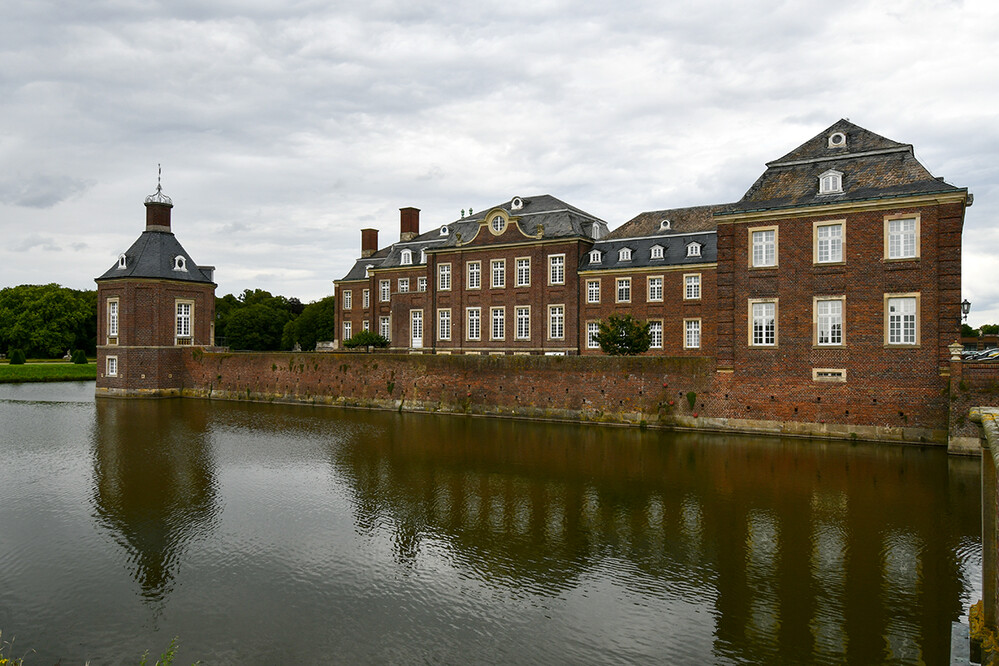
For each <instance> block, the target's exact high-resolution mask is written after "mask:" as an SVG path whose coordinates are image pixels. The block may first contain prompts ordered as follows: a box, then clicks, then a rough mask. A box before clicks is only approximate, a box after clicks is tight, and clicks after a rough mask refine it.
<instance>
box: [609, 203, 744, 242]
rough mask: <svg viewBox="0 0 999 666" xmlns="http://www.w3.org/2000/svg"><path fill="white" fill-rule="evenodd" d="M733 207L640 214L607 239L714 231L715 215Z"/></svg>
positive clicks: (702, 207) (655, 211) (723, 206)
mask: <svg viewBox="0 0 999 666" xmlns="http://www.w3.org/2000/svg"><path fill="white" fill-rule="evenodd" d="M731 205H732V204H716V205H712V206H691V207H689V208H670V209H667V210H653V211H648V212H645V213H639V214H638V215H636V216H635V217H633V218H631V219H630V220H628V221H627V222H625V223H624V224H622V225H621V226H620V227H618V228H617V229H615V230H614V231H612V232H611V233H609V234H607V236H606V239H607V240H611V239H614V238H631V237H635V236H671V235H675V234H677V233H679V232H694V231H713V230H714V229H715V228H716V226H717V225H716V224H715V220H714V217H713V216H714V214H715V213H717V212H719V211H723V210H726V209H727V208H728V207H729V206H731ZM663 220H669V223H670V224H669V229H668V230H664V229H663V228H662V222H663Z"/></svg>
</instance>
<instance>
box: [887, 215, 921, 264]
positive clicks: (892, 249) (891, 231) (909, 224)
mask: <svg viewBox="0 0 999 666" xmlns="http://www.w3.org/2000/svg"><path fill="white" fill-rule="evenodd" d="M918 256H919V216H912V215H909V216H905V217H902V216H889V217H887V218H885V259H915V258H916V257H918Z"/></svg>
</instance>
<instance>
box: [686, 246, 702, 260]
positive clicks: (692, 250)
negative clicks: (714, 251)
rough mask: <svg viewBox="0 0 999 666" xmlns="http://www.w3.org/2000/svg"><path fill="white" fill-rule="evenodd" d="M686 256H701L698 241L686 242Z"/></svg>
mask: <svg viewBox="0 0 999 666" xmlns="http://www.w3.org/2000/svg"><path fill="white" fill-rule="evenodd" d="M687 256H688V257H699V256H701V244H700V243H687Z"/></svg>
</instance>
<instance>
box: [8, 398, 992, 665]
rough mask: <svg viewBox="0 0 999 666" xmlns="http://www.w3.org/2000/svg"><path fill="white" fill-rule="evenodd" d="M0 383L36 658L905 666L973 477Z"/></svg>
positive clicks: (972, 493) (894, 456)
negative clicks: (170, 653)
mask: <svg viewBox="0 0 999 666" xmlns="http://www.w3.org/2000/svg"><path fill="white" fill-rule="evenodd" d="M92 392H93V384H92V383H91V384H66V385H45V386H38V385H31V386H23V387H0V423H2V424H3V426H4V430H3V434H2V436H0V437H2V439H0V447H2V448H0V455H2V456H3V459H4V460H5V464H4V465H3V466H0V529H2V538H0V629H2V630H3V632H4V636H5V637H7V636H10V635H16V636H17V644H18V645H20V646H23V647H24V648H28V647H31V648H34V649H36V650H37V651H38V652H37V656H36V657H32V659H37V662H36V663H55V662H56V661H58V660H59V659H63V660H64V662H65V663H78V662H79V663H82V662H83V661H84V660H86V659H90V660H92V663H94V664H98V663H134V662H135V661H136V660H137V657H138V655H140V654H141V653H142V652H143V651H144V650H146V649H149V650H151V651H152V652H156V651H157V650H161V649H162V648H163V647H165V646H166V644H167V643H168V642H169V640H170V638H171V637H173V636H174V635H179V636H180V638H181V644H182V650H181V654H180V655H179V659H180V661H181V662H190V661H194V660H195V659H202V660H203V661H204V663H325V662H343V663H355V662H356V663H386V662H390V663H396V662H400V663H414V662H415V663H426V662H436V663H467V662H480V663H809V662H810V663H831V664H832V663H844V662H849V663H889V662H895V663H918V662H927V663H933V662H942V661H944V660H946V655H947V650H948V641H949V623H950V622H951V621H952V620H955V619H958V618H959V617H960V616H961V615H962V613H964V612H965V610H966V608H967V605H968V604H969V603H970V602H972V601H974V600H975V599H977V596H976V595H978V594H980V592H979V587H980V582H979V581H980V567H981V564H980V558H981V546H980V540H979V538H978V536H977V534H978V529H979V528H978V521H979V517H978V503H977V502H978V492H979V488H978V476H977V463H976V462H975V461H955V460H953V459H948V458H947V457H946V456H945V455H943V453H942V452H940V451H938V450H928V449H920V448H915V447H872V446H864V445H850V444H830V443H823V442H804V441H803V442H795V441H780V440H773V439H765V438H755V439H754V438H737V437H730V438H721V437H708V436H701V435H681V436H677V435H671V434H667V433H659V432H642V431H637V430H626V429H619V428H599V427H575V426H565V425H554V424H529V423H522V422H514V421H497V420H486V419H472V418H468V419H466V418H460V417H433V416H416V415H399V414H395V413H371V412H363V411H341V410H336V409H324V408H309V407H290V406H274V405H249V404H234V403H211V402H199V401H193V400H161V401H131V400H130V401H115V400H101V401H98V402H97V403H96V404H95V403H94V401H93V399H92V397H91V396H92Z"/></svg>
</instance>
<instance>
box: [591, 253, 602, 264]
mask: <svg viewBox="0 0 999 666" xmlns="http://www.w3.org/2000/svg"><path fill="white" fill-rule="evenodd" d="M601 261H603V252H601V251H600V250H590V263H591V264H599V263H600V262H601Z"/></svg>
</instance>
